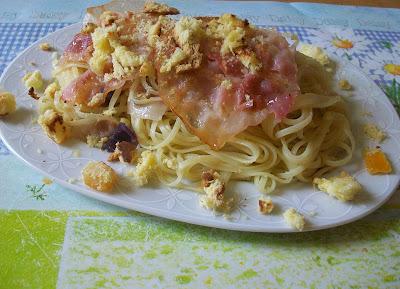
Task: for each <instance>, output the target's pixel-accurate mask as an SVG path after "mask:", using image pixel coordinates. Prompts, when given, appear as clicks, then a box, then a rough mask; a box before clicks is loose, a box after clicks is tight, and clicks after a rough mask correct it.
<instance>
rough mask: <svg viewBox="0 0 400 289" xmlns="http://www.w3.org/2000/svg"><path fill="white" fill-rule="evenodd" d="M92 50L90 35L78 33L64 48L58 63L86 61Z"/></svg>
mask: <svg viewBox="0 0 400 289" xmlns="http://www.w3.org/2000/svg"><path fill="white" fill-rule="evenodd" d="M92 52H93V43H92V37H91V35H90V34H88V33H82V32H80V33H78V34H76V35H75V36H74V38H73V39H72V41H71V42H70V43H69V44H68V46H67V48H65V50H64V53H63V55H62V57H61V59H60V64H65V63H68V62H88V61H89V59H90V57H91V56H92Z"/></svg>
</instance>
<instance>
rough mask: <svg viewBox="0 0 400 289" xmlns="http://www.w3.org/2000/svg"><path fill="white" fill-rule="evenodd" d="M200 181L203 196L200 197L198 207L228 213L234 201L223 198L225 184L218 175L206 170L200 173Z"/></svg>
mask: <svg viewBox="0 0 400 289" xmlns="http://www.w3.org/2000/svg"><path fill="white" fill-rule="evenodd" d="M201 180H202V186H203V190H204V192H205V195H204V196H201V197H200V205H201V206H203V207H204V208H207V209H210V210H215V211H219V212H225V213H229V212H230V211H231V210H232V209H233V207H234V206H233V205H234V199H233V198H227V197H226V196H225V183H224V182H223V181H222V180H221V176H220V174H219V173H218V172H216V171H214V170H208V171H205V172H203V173H202V175H201Z"/></svg>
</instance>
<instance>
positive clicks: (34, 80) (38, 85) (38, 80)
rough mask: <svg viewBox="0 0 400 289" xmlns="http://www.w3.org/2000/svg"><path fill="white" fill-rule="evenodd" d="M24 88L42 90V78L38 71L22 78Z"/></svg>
mask: <svg viewBox="0 0 400 289" xmlns="http://www.w3.org/2000/svg"><path fill="white" fill-rule="evenodd" d="M22 81H23V82H24V84H25V86H26V88H28V89H29V88H31V87H33V88H34V89H35V90H41V89H42V88H43V78H42V74H41V73H40V71H39V70H35V71H33V72H28V73H27V74H25V75H24V77H23V78H22Z"/></svg>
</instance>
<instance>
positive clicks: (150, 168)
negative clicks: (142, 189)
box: [133, 150, 157, 186]
mask: <svg viewBox="0 0 400 289" xmlns="http://www.w3.org/2000/svg"><path fill="white" fill-rule="evenodd" d="M156 168H157V157H156V155H155V153H154V152H152V151H150V150H145V151H143V152H142V153H141V154H140V158H139V161H138V164H137V165H136V169H135V171H134V174H133V179H134V180H135V184H136V185H137V186H144V185H145V184H147V183H148V182H149V180H150V178H151V176H152V175H153V173H154V171H155V170H156Z"/></svg>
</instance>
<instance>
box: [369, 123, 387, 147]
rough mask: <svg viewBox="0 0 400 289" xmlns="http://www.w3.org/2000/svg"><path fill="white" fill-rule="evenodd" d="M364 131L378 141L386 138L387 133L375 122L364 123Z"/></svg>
mask: <svg viewBox="0 0 400 289" xmlns="http://www.w3.org/2000/svg"><path fill="white" fill-rule="evenodd" d="M364 133H365V135H366V136H368V137H369V138H370V139H373V140H375V141H377V142H379V143H380V142H382V141H383V140H384V139H385V138H386V134H385V133H384V132H383V131H382V130H381V129H380V128H379V127H378V126H377V125H376V124H373V123H367V124H365V125H364Z"/></svg>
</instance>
